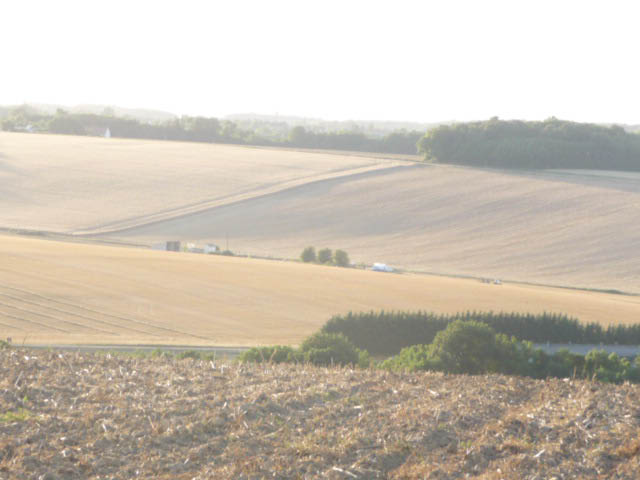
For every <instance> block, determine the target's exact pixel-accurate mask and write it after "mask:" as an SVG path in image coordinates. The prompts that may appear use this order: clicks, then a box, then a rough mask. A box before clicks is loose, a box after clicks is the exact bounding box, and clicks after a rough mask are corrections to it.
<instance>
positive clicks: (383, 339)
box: [322, 311, 640, 355]
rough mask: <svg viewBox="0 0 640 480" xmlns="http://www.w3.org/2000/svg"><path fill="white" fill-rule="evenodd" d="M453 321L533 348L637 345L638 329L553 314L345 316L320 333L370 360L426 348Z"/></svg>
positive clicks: (389, 314) (639, 338)
mask: <svg viewBox="0 0 640 480" xmlns="http://www.w3.org/2000/svg"><path fill="white" fill-rule="evenodd" d="M456 320H464V321H478V322H482V323H484V324H486V325H488V326H489V327H491V328H493V329H494V330H495V331H496V332H497V333H501V334H504V335H507V336H509V337H512V336H514V337H516V338H518V339H519V340H525V341H530V342H533V343H546V342H552V343H582V344H599V343H605V344H616V343H617V344H620V345H638V344H640V324H636V325H609V326H608V327H607V328H603V327H602V326H601V325H599V324H597V323H587V324H585V323H581V322H579V321H578V320H577V319H575V318H570V317H568V316H566V315H563V314H555V313H542V314H535V315H534V314H530V313H527V314H523V313H515V312H512V313H506V312H500V313H494V312H462V313H455V314H449V315H445V314H436V313H432V312H422V311H418V312H385V311H381V312H362V313H352V312H349V313H347V314H346V315H336V316H334V317H332V318H331V319H330V320H329V321H328V322H327V323H326V324H325V325H324V326H323V327H322V331H323V332H326V333H341V334H343V335H344V336H345V337H347V338H348V339H349V340H350V341H351V342H352V343H353V344H354V345H355V346H356V347H358V348H361V349H363V350H367V351H368V352H369V353H370V354H372V355H394V354H396V353H398V352H399V351H400V350H401V349H403V348H405V347H409V346H411V345H416V344H424V345H427V344H430V343H431V342H432V341H433V339H434V338H435V336H436V334H437V333H438V332H440V331H442V330H444V329H445V328H446V327H447V326H448V325H449V324H451V323H453V322H455V321H456Z"/></svg>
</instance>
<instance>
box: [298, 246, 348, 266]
mask: <svg viewBox="0 0 640 480" xmlns="http://www.w3.org/2000/svg"><path fill="white" fill-rule="evenodd" d="M300 260H302V261H303V262H305V263H319V264H322V265H336V266H338V267H349V266H350V265H351V261H350V260H349V254H348V253H347V252H345V251H344V250H336V251H334V252H332V250H331V249H330V248H322V249H320V250H318V252H317V253H316V249H315V247H312V246H309V247H306V248H305V249H304V250H302V253H301V254H300Z"/></svg>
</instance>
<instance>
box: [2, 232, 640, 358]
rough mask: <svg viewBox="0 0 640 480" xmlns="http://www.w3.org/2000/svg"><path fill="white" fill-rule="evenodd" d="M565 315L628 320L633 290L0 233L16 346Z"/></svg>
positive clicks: (249, 338) (242, 340) (297, 337)
mask: <svg viewBox="0 0 640 480" xmlns="http://www.w3.org/2000/svg"><path fill="white" fill-rule="evenodd" d="M383 309H384V310H420V309H422V310H429V311H435V312H440V313H455V312H459V311H465V310H479V311H490V310H493V311H518V312H524V313H526V312H530V313H542V312H544V311H548V312H558V313H566V314H568V315H570V316H574V317H577V318H579V319H580V320H582V321H585V322H600V323H601V324H603V325H605V326H606V325H608V324H610V323H633V322H636V321H637V319H638V312H639V311H640V297H632V296H624V295H613V294H604V293H596V292H587V291H578V290H566V289H554V288H547V287H534V286H526V285H512V284H505V285H499V286H498V285H491V284H485V283H481V282H480V281H477V280H469V279H458V278H446V277H438V276H429V275H412V274H401V275H395V274H384V273H376V272H371V271H365V270H358V269H346V268H338V267H323V266H318V265H308V264H302V263H297V262H280V261H269V260H260V259H248V258H233V257H224V256H217V255H197V254H188V253H175V252H159V251H152V250H147V249H136V248H122V247H107V246H99V245H89V244H74V243H68V242H56V241H50V240H42V239H33V238H22V237H18V236H0V338H5V337H12V338H13V341H14V343H16V344H20V343H22V342H25V343H26V344H45V345H47V344H48V345H50V344H55V343H59V344H87V343H89V344H91V343H94V344H129V345H131V344H165V345H167V344H173V345H176V344H177V345H219V346H253V345H273V344H298V343H300V342H301V341H302V340H303V339H304V338H305V337H307V336H308V335H310V334H312V333H313V332H315V331H316V330H318V329H319V328H320V327H321V326H322V325H323V324H324V323H325V322H326V321H327V320H328V319H329V318H330V317H331V316H332V315H335V314H343V313H347V312H349V311H368V310H383Z"/></svg>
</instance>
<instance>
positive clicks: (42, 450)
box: [0, 350, 640, 480]
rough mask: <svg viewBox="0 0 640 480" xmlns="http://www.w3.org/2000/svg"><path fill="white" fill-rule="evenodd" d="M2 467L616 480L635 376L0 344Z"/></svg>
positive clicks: (630, 472) (183, 478)
mask: <svg viewBox="0 0 640 480" xmlns="http://www.w3.org/2000/svg"><path fill="white" fill-rule="evenodd" d="M0 371H2V372H3V375H2V376H0V478H2V479H43V480H44V479H47V480H49V479H50V480H62V479H69V480H76V479H77V480H80V479H83V480H84V479H105V478H117V479H121V478H122V479H124V478H141V479H154V480H156V479H165V480H169V479H171V480H204V479H212V478H215V479H234V480H235V479H244V480H248V479H260V478H280V479H294V478H300V479H303V478H304V479H307V478H309V479H311V478H328V479H332V480H346V479H354V478H355V479H372V480H373V479H423V478H428V479H454V478H478V479H487V480H500V479H528V480H533V479H542V478H545V479H552V478H556V479H570V478H580V479H605V478H607V479H609V478H611V479H613V478H615V479H620V480H623V479H624V480H636V479H637V478H638V471H640V439H639V438H638V431H639V429H640V410H639V409H638V404H639V402H640V387H639V386H638V385H629V384H625V385H606V384H598V383H590V382H586V381H569V379H567V380H558V379H552V380H547V381H541V380H531V379H525V378H513V377H503V376H498V375H489V376H477V377H469V376H463V375H446V376H445V375H440V374H432V373H416V374H391V373H388V372H384V371H375V370H355V371H354V370H351V369H336V368H315V367H309V366H304V365H225V364H221V363H220V362H202V361H192V360H182V361H178V360H173V359H149V358H147V359H139V358H125V357H117V356H116V357H112V356H106V355H88V354H68V353H63V354H60V353H56V352H42V351H39V352H30V351H21V350H8V351H0Z"/></svg>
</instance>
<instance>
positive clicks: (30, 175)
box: [0, 132, 392, 232]
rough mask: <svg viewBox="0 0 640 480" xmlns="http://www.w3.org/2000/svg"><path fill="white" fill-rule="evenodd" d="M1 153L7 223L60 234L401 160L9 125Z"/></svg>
mask: <svg viewBox="0 0 640 480" xmlns="http://www.w3.org/2000/svg"><path fill="white" fill-rule="evenodd" d="M0 153H1V154H2V161H1V163H0V191H2V196H0V227H6V228H23V229H35V230H46V231H55V232H75V231H99V230H101V229H103V228H107V229H108V228H112V227H113V226H114V225H120V224H122V225H134V224H138V223H144V222H145V219H146V218H147V217H151V219H152V220H154V219H156V220H157V218H158V217H157V216H158V215H160V214H165V216H167V215H168V216H169V217H170V216H171V211H172V210H176V209H178V210H180V211H182V210H184V209H185V208H186V209H187V211H190V210H189V208H191V209H194V208H195V209H196V210H197V208H198V205H201V204H211V205H213V204H223V203H225V202H226V201H230V200H232V199H235V200H238V199H243V198H250V197H251V196H253V195H262V194H264V193H265V192H272V191H277V190H278V189H279V188H284V187H286V186H293V185H299V184H301V183H304V182H307V181H313V180H317V179H319V178H327V177H331V176H339V175H343V174H345V173H348V172H349V171H352V170H355V171H361V170H362V169H364V170H366V169H369V168H373V169H375V168H379V167H386V166H388V165H392V162H389V161H387V160H381V159H375V158H371V157H360V156H347V155H330V154H322V153H308V152H296V151H292V150H286V151H277V150H270V149H259V148H245V147H239V146H231V145H212V144H204V143H189V142H166V141H153V140H123V139H115V138H111V139H105V138H95V137H77V136H70V135H28V134H20V133H9V132H0ZM162 218H164V217H162Z"/></svg>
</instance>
